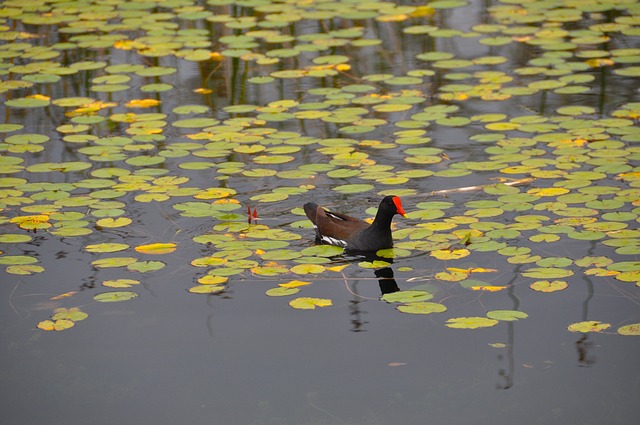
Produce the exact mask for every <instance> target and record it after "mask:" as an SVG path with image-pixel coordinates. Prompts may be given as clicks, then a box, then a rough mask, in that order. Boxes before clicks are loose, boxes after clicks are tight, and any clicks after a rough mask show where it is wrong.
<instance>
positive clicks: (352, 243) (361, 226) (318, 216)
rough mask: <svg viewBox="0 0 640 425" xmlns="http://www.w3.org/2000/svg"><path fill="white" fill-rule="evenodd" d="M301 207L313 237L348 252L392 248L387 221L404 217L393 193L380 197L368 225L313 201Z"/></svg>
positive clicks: (398, 199)
mask: <svg viewBox="0 0 640 425" xmlns="http://www.w3.org/2000/svg"><path fill="white" fill-rule="evenodd" d="M303 209H304V212H305V214H306V215H307V217H308V218H309V220H311V222H312V223H313V227H314V228H315V230H316V239H317V240H319V241H321V242H323V243H325V244H329V245H336V246H341V247H343V248H345V249H346V250H348V251H378V250H381V249H387V248H392V247H393V238H392V236H391V220H393V216H394V215H396V214H400V215H401V216H403V217H405V218H407V213H406V212H405V211H404V209H403V208H402V202H401V201H400V198H399V197H397V196H393V195H389V196H385V197H384V198H383V199H382V201H381V202H380V206H379V207H378V212H377V214H376V217H375V219H374V220H373V223H371V224H369V223H367V222H366V221H364V220H360V219H358V218H355V217H351V216H348V215H346V214H340V213H336V212H330V211H327V210H325V209H324V208H322V207H320V206H318V204H315V203H313V202H310V203H307V204H304V205H303Z"/></svg>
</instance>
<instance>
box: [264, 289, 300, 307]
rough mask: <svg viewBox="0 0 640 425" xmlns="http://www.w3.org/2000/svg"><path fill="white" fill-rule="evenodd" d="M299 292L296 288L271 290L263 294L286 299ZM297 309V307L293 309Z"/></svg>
mask: <svg viewBox="0 0 640 425" xmlns="http://www.w3.org/2000/svg"><path fill="white" fill-rule="evenodd" d="M298 292H300V289H298V288H271V289H269V290H267V292H265V293H266V294H267V295H268V296H270V297H286V296H288V295H293V294H296V293H298ZM294 308H299V307H294Z"/></svg>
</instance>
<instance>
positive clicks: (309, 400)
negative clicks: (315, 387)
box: [307, 394, 346, 424]
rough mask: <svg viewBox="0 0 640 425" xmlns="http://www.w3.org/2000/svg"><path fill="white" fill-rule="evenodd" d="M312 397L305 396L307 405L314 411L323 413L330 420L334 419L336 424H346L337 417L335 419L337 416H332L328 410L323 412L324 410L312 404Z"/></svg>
mask: <svg viewBox="0 0 640 425" xmlns="http://www.w3.org/2000/svg"><path fill="white" fill-rule="evenodd" d="M312 396H313V394H307V403H309V405H310V406H311V407H313V408H314V409H316V410H318V411H320V412H322V413H324V414H325V415H328V416H330V417H331V418H332V419H334V420H335V421H336V422H338V423H342V424H344V423H346V422H345V421H343V420H342V419H340V418H339V417H337V416H336V415H334V414H333V413H331V412H329V411H328V410H325V409H323V408H322V407H320V406H317V405H316V404H314V402H313V401H311V397H312Z"/></svg>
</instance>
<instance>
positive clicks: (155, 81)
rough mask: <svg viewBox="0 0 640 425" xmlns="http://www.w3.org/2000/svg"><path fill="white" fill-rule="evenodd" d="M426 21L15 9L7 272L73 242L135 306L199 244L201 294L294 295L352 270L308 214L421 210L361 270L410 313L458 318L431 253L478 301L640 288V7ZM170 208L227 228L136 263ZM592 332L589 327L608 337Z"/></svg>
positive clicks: (344, 12)
mask: <svg viewBox="0 0 640 425" xmlns="http://www.w3.org/2000/svg"><path fill="white" fill-rule="evenodd" d="M404 3H405V2H376V1H373V2H370V1H359V0H353V1H348V2H344V1H340V2H331V1H328V2H282V1H270V0H208V1H206V2H197V1H195V0H179V1H160V0H157V1H140V2H138V1H127V2H125V1H119V0H114V1H110V2H103V1H93V0H82V1H78V2H49V1H44V0H32V1H29V2H24V1H17V0H14V1H11V0H9V1H5V2H3V4H2V6H1V7H0V39H1V40H3V41H4V43H3V44H2V45H0V75H2V81H0V93H3V95H4V98H3V107H4V109H5V112H6V113H5V114H4V121H3V122H2V123H0V153H1V156H0V225H1V226H2V229H1V230H0V264H1V265H3V266H5V271H6V272H7V273H10V274H12V275H14V276H23V277H28V276H29V275H36V274H41V273H46V272H47V271H46V267H47V265H46V264H42V263H41V262H40V261H39V257H38V255H37V248H36V246H35V245H34V244H32V242H33V240H34V238H35V237H36V236H38V237H46V238H55V239H67V238H74V240H79V241H80V242H79V243H80V244H81V245H82V247H83V252H85V253H86V255H87V263H89V264H91V266H92V267H94V268H96V269H113V270H115V271H116V272H118V273H120V274H119V275H118V276H114V277H113V278H110V279H107V280H104V281H102V282H101V284H100V286H101V287H105V288H112V289H116V291H112V292H105V293H102V294H98V295H96V298H95V300H96V301H101V302H114V301H124V300H130V299H133V298H135V297H136V296H137V293H136V292H134V291H123V290H120V289H123V288H132V287H135V285H138V284H139V283H140V279H139V277H140V273H153V272H156V271H159V270H164V269H165V268H166V266H167V262H166V261H160V260H158V259H157V258H158V257H156V256H162V255H172V254H173V253H174V252H175V253H177V254H180V249H181V245H183V244H185V243H190V242H191V240H192V241H193V242H194V243H195V244H199V245H202V249H201V250H200V256H193V257H190V258H188V260H187V261H188V262H189V263H190V265H191V266H192V267H193V268H192V269H191V270H192V271H193V274H194V277H193V280H194V281H195V282H197V284H194V286H192V287H190V288H188V290H189V291H190V292H192V293H196V294H209V295H210V294H217V293H224V291H225V290H226V289H227V288H228V287H229V286H230V285H233V284H234V283H236V282H238V281H240V280H246V279H249V278H250V279H258V280H260V279H261V280H269V281H275V282H276V283H275V284H274V285H275V286H273V287H271V288H270V289H268V290H266V295H268V296H270V297H279V296H284V297H288V296H293V295H295V294H298V293H303V292H304V290H305V287H307V286H308V285H312V284H313V281H314V280H317V279H323V278H326V277H332V276H346V275H347V274H348V273H349V270H350V269H345V267H348V266H346V264H345V262H344V261H343V259H341V257H340V255H341V250H340V249H337V248H334V247H324V246H319V247H310V246H308V244H306V243H304V242H303V238H310V237H312V236H310V235H311V234H312V231H311V230H310V228H309V226H310V225H309V223H308V222H307V221H306V219H305V218H304V217H303V215H304V214H303V212H302V211H301V209H300V208H299V207H298V206H299V205H301V204H302V203H303V202H305V200H306V199H308V198H315V199H316V201H317V202H318V203H322V204H330V203H334V205H335V206H337V207H338V206H339V207H342V206H350V207H353V208H354V211H361V210H366V214H367V215H369V216H372V215H373V214H374V213H375V207H372V206H371V205H372V204H370V203H368V202H367V200H366V198H369V197H372V198H378V197H379V196H381V195H386V194H395V195H399V196H402V197H403V199H405V204H407V205H410V207H409V208H407V210H408V211H409V219H410V220H409V221H407V222H403V223H401V224H397V228H395V229H394V238H395V240H396V245H395V248H394V249H393V250H391V251H388V252H380V253H378V255H379V256H380V259H379V260H376V261H362V262H360V263H358V264H353V265H352V266H351V269H356V267H358V270H360V269H376V268H380V267H387V266H389V265H390V264H391V262H392V261H395V262H396V265H398V270H400V271H402V272H403V273H407V276H409V277H408V278H407V279H406V282H405V283H406V285H405V286H404V287H403V290H402V291H400V292H398V293H395V294H387V295H384V296H383V297H382V300H383V301H386V302H388V303H391V304H392V305H394V306H395V307H396V308H397V310H399V311H400V312H404V313H413V314H430V313H444V312H446V311H447V307H446V306H445V305H444V302H437V301H438V300H431V299H430V297H434V296H435V295H431V294H429V293H428V292H424V291H422V290H421V289H414V288H413V287H411V285H410V283H411V280H410V279H411V278H412V277H416V276H418V275H420V274H422V272H423V271H421V270H416V266H415V263H413V262H412V258H415V257H421V258H422V257H424V258H428V259H429V261H433V264H436V266H435V267H436V270H435V271H434V273H433V278H434V279H435V280H436V281H438V282H446V283H448V284H454V285H458V286H459V287H460V288H461V289H463V290H465V291H482V292H484V293H492V292H496V293H500V292H502V291H503V290H505V289H507V288H511V287H514V286H515V287H516V288H525V289H526V290H527V291H535V294H536V295H540V296H547V295H546V293H553V292H556V291H563V290H565V289H567V288H569V287H570V285H573V284H574V283H573V282H574V281H575V280H574V279H575V276H576V275H580V276H585V277H587V278H589V279H591V278H593V279H599V280H601V281H604V282H609V283H611V284H615V285H623V286H629V287H631V288H632V289H633V290H637V287H639V286H640V263H639V262H637V261H636V260H635V258H636V256H637V255H638V254H639V253H640V230H638V225H637V223H638V222H639V216H640V168H639V167H638V160H639V159H640V146H638V145H637V143H638V142H639V141H640V130H639V127H638V120H639V119H640V101H639V99H638V98H637V93H635V94H634V93H633V92H631V91H629V90H627V89H626V88H627V87H636V86H637V85H638V77H640V66H638V63H640V49H639V48H637V47H635V46H636V45H637V38H638V37H639V36H640V30H639V28H640V20H639V19H638V13H639V12H640V8H639V7H638V4H637V3H636V2H625V1H622V2H620V1H611V2H608V1H600V2H565V1H559V0H558V1H555V0H550V1H545V2H535V1H512V0H509V1H506V0H505V1H502V2H498V3H495V4H492V5H491V6H488V7H487V8H486V10H485V9H483V12H486V13H485V14H484V15H483V16H486V17H487V19H486V21H485V22H482V23H476V24H474V25H471V26H470V27H469V28H452V27H450V25H449V24H448V18H449V17H450V15H451V14H452V13H454V12H459V11H464V10H466V9H465V8H472V7H483V8H484V7H485V6H484V5H483V6H477V5H474V4H472V3H471V2H466V1H457V0H443V1H434V2H430V3H429V4H427V5H415V4H404ZM474 11H475V9H474ZM474 15H475V12H474ZM478 16H480V14H478ZM372 58H373V59H372ZM194 74H197V75H198V76H199V77H197V78H194V77H193V75H194ZM621 88H622V89H621ZM43 122H46V123H49V124H48V125H47V126H42V125H41V123H43ZM463 146H464V148H465V149H462V148H461V147H463ZM442 189H445V190H444V192H438V191H439V190H442ZM446 189H450V190H449V191H448V190H446ZM458 192H460V193H461V195H459V196H458V195H457V193H458ZM453 193H456V195H455V196H454V195H453ZM466 193H471V194H472V195H469V196H465V194H466ZM450 194H451V195H450ZM443 195H445V196H449V195H450V197H449V198H446V197H445V196H443ZM336 204H337V205H336ZM153 207H158V208H161V209H162V211H163V212H164V213H165V214H167V216H170V220H171V223H172V225H175V226H177V227H179V226H181V223H182V220H184V222H185V223H190V225H192V223H193V222H194V220H195V221H199V222H200V223H207V226H201V228H199V231H198V234H197V235H195V236H192V235H190V236H191V238H192V239H191V240H189V239H187V240H188V241H189V242H186V241H185V240H181V241H169V240H163V238H156V239H153V238H150V240H148V241H146V242H144V243H140V244H138V245H134V244H132V243H131V242H130V241H128V240H127V234H128V233H129V232H131V231H132V229H133V228H135V229H142V231H143V232H144V220H141V219H140V217H139V215H138V214H137V213H136V211H137V210H138V209H142V210H144V209H145V208H147V209H151V208H153ZM356 207H358V209H355V208H356ZM247 208H249V211H252V210H253V212H254V213H251V214H249V217H247V214H246V213H245V211H246V210H247ZM354 215H355V214H354ZM247 218H249V220H247ZM179 230H182V229H179ZM187 230H192V228H188V229H187ZM26 246H29V248H28V249H27V248H25V247H26ZM566 247H571V249H570V250H569V249H567V248H566ZM587 247H588V248H587ZM574 248H575V249H574ZM34 250H35V251H36V252H34ZM27 251H29V252H27ZM486 253H493V254H495V258H497V259H498V260H496V264H500V261H502V264H503V265H499V266H497V267H500V268H501V269H502V270H501V271H502V272H505V270H504V269H505V268H508V267H513V273H512V274H513V275H514V276H515V277H514V278H513V279H511V280H510V283H507V282H501V281H499V279H498V278H493V277H491V278H489V279H484V280H483V279H480V278H478V276H482V275H483V274H484V273H492V272H493V271H494V270H493V269H482V268H480V267H477V266H476V265H474V264H472V262H473V261H474V258H475V255H480V254H483V255H486ZM160 258H162V257H160ZM387 260H388V261H387ZM463 263H464V264H463ZM469 263H471V265H470V264H469ZM394 267H395V265H394ZM345 270H346V271H345ZM412 274H413V275H414V276H412ZM298 279H300V280H298ZM185 289H186V288H185ZM301 295H303V294H301ZM549 296H551V295H549ZM289 304H290V305H291V307H293V308H296V309H313V308H316V307H328V306H330V305H331V304H332V301H331V300H327V299H324V298H315V297H304V296H303V297H299V298H295V299H292V300H291V302H290V303H289ZM525 317H526V313H524V312H515V311H513V310H509V309H508V308H505V310H495V311H492V312H487V314H486V317H482V316H471V317H460V318H450V319H449V320H448V321H447V322H446V323H445V325H446V326H449V327H456V328H460V327H463V328H476V327H487V326H494V325H497V324H498V323H499V322H500V321H508V320H515V319H524V318H525ZM59 320H67V321H68V320H69V319H66V318H59ZM52 323H53V325H50V324H47V325H46V326H45V325H43V326H45V327H47V328H51V326H53V328H55V326H56V325H55V323H56V322H55V321H53V322H52ZM585 323H587V324H586V325H580V326H577V325H576V326H574V325H571V326H570V327H569V330H571V331H579V332H586V331H588V332H594V331H599V330H604V329H606V328H605V327H603V326H601V325H600V323H605V322H593V323H592V322H585ZM594 323H595V324H594ZM71 324H73V321H71ZM67 325H69V323H67V322H61V323H60V325H59V327H64V326H67ZM634 326H636V325H634V324H631V325H629V324H625V325H623V326H622V327H620V328H619V329H618V332H619V333H620V334H625V335H630V334H635V333H637V332H635V327H634Z"/></svg>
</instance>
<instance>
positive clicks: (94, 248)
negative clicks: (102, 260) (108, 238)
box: [84, 242, 129, 252]
mask: <svg viewBox="0 0 640 425" xmlns="http://www.w3.org/2000/svg"><path fill="white" fill-rule="evenodd" d="M128 248H129V245H127V244H125V243H107V242H105V243H99V244H91V245H86V246H85V247H84V249H85V250H86V251H87V252H118V251H124V250H125V249H128Z"/></svg>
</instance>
